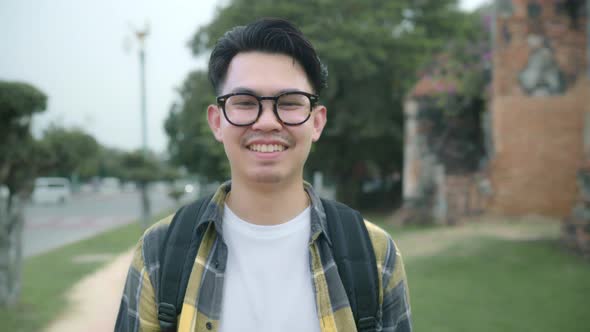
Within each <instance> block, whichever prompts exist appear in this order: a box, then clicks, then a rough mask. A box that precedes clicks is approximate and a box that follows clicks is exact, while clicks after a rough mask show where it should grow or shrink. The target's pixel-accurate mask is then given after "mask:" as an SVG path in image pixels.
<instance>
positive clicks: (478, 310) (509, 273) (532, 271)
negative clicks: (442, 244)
mask: <svg viewBox="0 0 590 332" xmlns="http://www.w3.org/2000/svg"><path fill="white" fill-rule="evenodd" d="M405 261H406V270H407V275H408V280H409V285H410V293H411V302H412V314H413V319H414V326H415V330H416V331H437V332H444V331H478V332H486V331H504V332H506V331H537V332H539V331H568V332H574V331H580V332H581V331H589V330H590V315H589V313H590V311H589V309H588V299H589V298H590V262H588V261H587V260H583V259H582V258H580V257H576V256H574V255H572V254H570V253H567V252H566V251H565V250H564V249H563V247H562V246H561V245H560V244H559V242H558V241H557V240H555V239H540V240H527V241H523V240H520V241H516V240H501V239H493V238H483V237H481V238H470V239H468V240H462V241H460V242H458V243H456V244H455V245H453V246H452V247H450V248H448V249H446V250H444V251H443V252H440V253H438V254H436V255H433V256H423V257H411V256H409V257H406V259H405Z"/></svg>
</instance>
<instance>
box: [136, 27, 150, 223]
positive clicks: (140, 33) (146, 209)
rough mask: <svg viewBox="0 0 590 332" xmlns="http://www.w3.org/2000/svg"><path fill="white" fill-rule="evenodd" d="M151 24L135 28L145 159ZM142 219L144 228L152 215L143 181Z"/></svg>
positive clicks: (141, 184)
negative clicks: (146, 60) (146, 79)
mask: <svg viewBox="0 0 590 332" xmlns="http://www.w3.org/2000/svg"><path fill="white" fill-rule="evenodd" d="M149 30H150V29H149V24H147V23H146V25H145V27H144V29H143V30H135V31H134V32H135V37H137V41H138V43H139V79H140V98H141V101H140V102H141V149H142V153H143V157H144V160H147V156H148V146H147V110H146V106H147V105H146V91H145V39H146V37H147V36H148V35H149ZM139 185H140V192H141V221H142V224H143V227H144V228H147V226H148V219H149V216H150V200H149V197H148V192H147V190H148V184H147V182H145V181H141V182H140V183H139Z"/></svg>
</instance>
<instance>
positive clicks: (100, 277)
mask: <svg viewBox="0 0 590 332" xmlns="http://www.w3.org/2000/svg"><path fill="white" fill-rule="evenodd" d="M131 254H132V251H131V250H130V251H128V252H126V253H124V254H122V255H120V256H119V257H117V258H116V259H115V260H114V261H113V262H112V263H110V264H109V265H107V266H105V267H104V268H102V269H100V270H99V271H97V272H95V273H94V274H91V275H89V276H87V277H86V278H84V279H82V280H81V281H80V282H78V283H77V284H76V285H75V286H74V287H72V289H71V290H70V292H69V294H68V297H67V298H68V302H69V305H68V311H67V312H66V313H64V314H63V315H62V316H61V317H59V318H58V319H57V320H56V321H54V322H53V323H51V324H50V326H49V327H48V328H47V329H46V330H45V331H46V332H70V331H71V332H77V331H92V332H101V331H113V328H114V326H115V319H116V316H117V311H118V309H119V301H120V300H121V294H122V293H123V286H124V284H125V277H126V276H127V269H128V268H129V264H130V262H131Z"/></svg>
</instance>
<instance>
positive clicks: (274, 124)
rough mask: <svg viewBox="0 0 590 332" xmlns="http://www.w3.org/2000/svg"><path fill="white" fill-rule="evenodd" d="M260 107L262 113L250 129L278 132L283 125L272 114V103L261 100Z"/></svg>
mask: <svg viewBox="0 0 590 332" xmlns="http://www.w3.org/2000/svg"><path fill="white" fill-rule="evenodd" d="M261 105H262V113H261V114H260V117H259V118H258V120H257V121H256V122H255V123H254V124H253V125H252V129H254V130H262V131H272V130H280V129H281V128H282V127H283V125H282V123H281V122H280V121H279V119H278V118H277V116H276V115H275V113H274V101H272V100H263V101H262V102H261Z"/></svg>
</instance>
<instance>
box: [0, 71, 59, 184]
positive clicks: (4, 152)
mask: <svg viewBox="0 0 590 332" xmlns="http://www.w3.org/2000/svg"><path fill="white" fill-rule="evenodd" d="M46 107H47V96H46V95H45V94H44V93H43V92H41V91H40V90H38V89H37V88H35V87H34V86H32V85H30V84H27V83H20V82H5V81H0V185H5V186H7V187H8V189H9V190H10V194H11V195H20V194H23V195H26V194H27V193H28V192H30V190H31V188H32V183H33V180H34V178H35V174H36V173H37V171H38V170H39V169H40V168H42V167H43V164H44V162H43V160H44V157H46V156H47V155H46V151H45V150H44V149H43V147H42V146H40V145H39V144H37V143H36V142H35V140H34V139H33V137H32V135H31V130H30V129H31V119H32V116H33V115H34V114H36V113H40V112H42V111H44V110H45V108H46Z"/></svg>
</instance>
